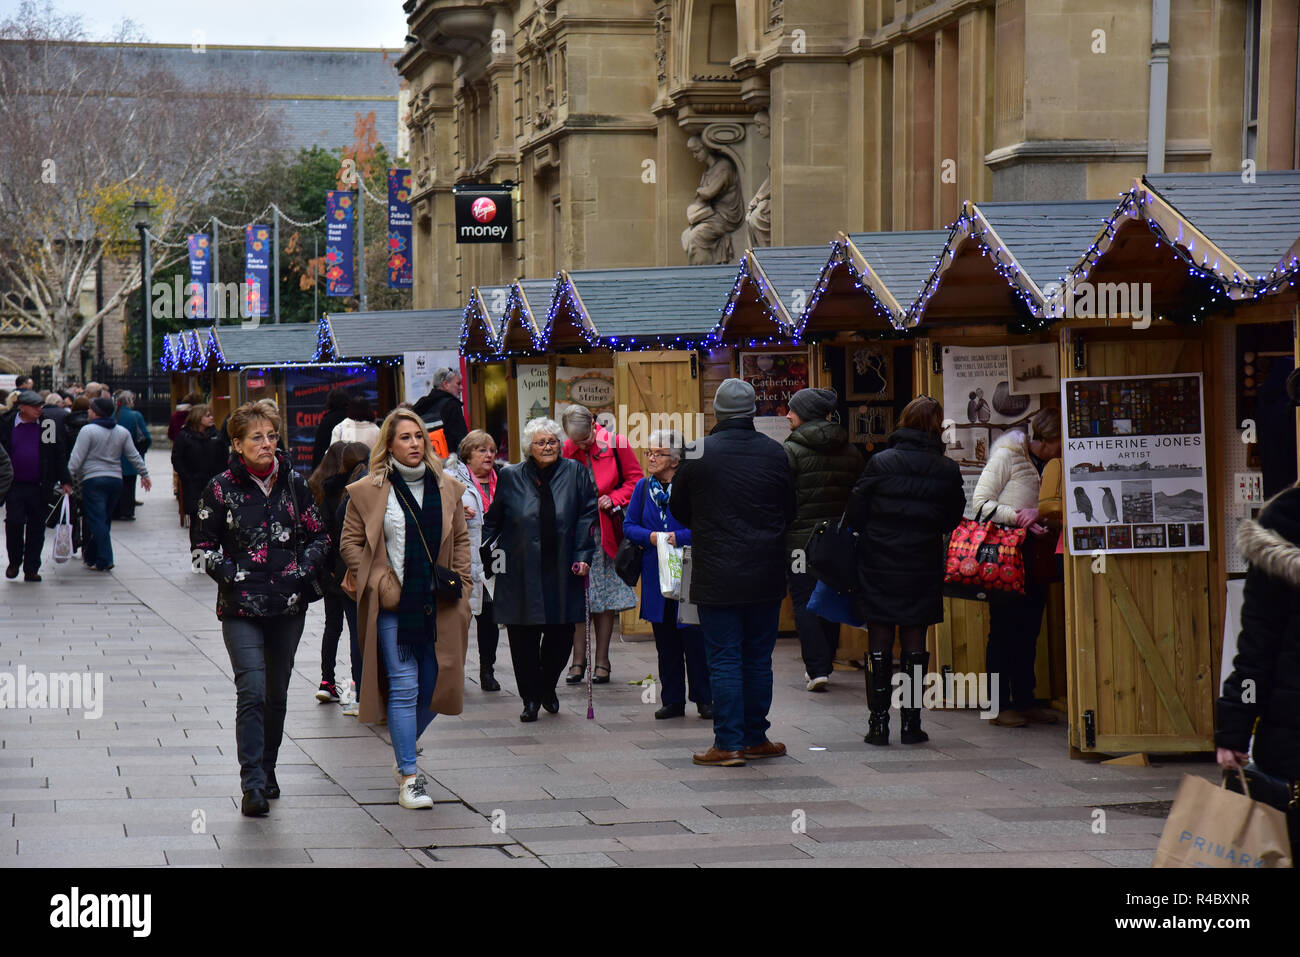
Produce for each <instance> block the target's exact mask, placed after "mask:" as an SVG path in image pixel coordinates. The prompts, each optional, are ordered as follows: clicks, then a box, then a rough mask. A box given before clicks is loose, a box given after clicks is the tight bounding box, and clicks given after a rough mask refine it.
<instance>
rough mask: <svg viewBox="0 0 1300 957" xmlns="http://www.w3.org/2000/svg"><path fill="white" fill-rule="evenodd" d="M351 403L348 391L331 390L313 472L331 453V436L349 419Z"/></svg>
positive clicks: (319, 430) (314, 450)
mask: <svg viewBox="0 0 1300 957" xmlns="http://www.w3.org/2000/svg"><path fill="white" fill-rule="evenodd" d="M351 401H352V397H351V396H349V395H348V390H347V389H330V394H329V397H328V398H327V399H326V400H325V414H324V415H322V416H321V419H320V424H319V425H317V426H316V443H315V445H313V446H312V450H311V467H312V470H313V471H314V470H315V469H316V468H317V467H318V466H319V465H320V463H321V460H322V459H324V458H325V453H326V452H328V451H329V448H330V434H331V433H332V432H333V431H334V426H336V425H338V424H339V423H340V422H342V421H343V420H344V419H346V418H347V417H348V403H349V402H351ZM223 428H224V426H223Z"/></svg>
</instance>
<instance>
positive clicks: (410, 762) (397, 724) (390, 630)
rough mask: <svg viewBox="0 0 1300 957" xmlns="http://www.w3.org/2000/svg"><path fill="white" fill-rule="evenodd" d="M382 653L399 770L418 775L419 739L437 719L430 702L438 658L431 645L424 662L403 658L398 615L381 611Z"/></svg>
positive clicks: (389, 723) (394, 747) (380, 638)
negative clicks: (417, 747) (399, 643)
mask: <svg viewBox="0 0 1300 957" xmlns="http://www.w3.org/2000/svg"><path fill="white" fill-rule="evenodd" d="M379 653H380V654H382V655H383V656H384V669H385V670H386V671H387V672H388V736H389V737H390V738H392V741H393V756H394V757H395V758H396V759H397V770H398V771H400V772H401V773H402V774H403V775H408V774H415V772H416V767H415V742H416V741H418V740H419V739H420V735H422V734H424V729H425V728H427V727H428V726H429V722H430V721H432V720H433V719H434V713H433V712H432V711H430V710H429V702H430V701H432V700H433V688H434V686H435V685H436V684H437V683H438V657H437V655H435V654H434V653H433V649H432V648H430V649H429V651H428V653H427V654H425V656H424V660H423V661H421V660H419V659H417V658H414V657H412V658H411V659H410V660H409V661H402V660H401V658H400V657H399V656H398V654H397V615H396V614H395V613H394V612H391V611H381V612H380V613H379Z"/></svg>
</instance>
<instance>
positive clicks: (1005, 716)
mask: <svg viewBox="0 0 1300 957" xmlns="http://www.w3.org/2000/svg"><path fill="white" fill-rule="evenodd" d="M1028 723H1029V719H1028V718H1026V717H1025V715H1024V713H1023V712H1021V711H1012V710H1011V709H1010V708H1008V709H1007V710H1006V711H1000V712H998V716H997V717H996V718H992V719H991V720H990V721H989V724H996V725H997V726H998V727H999V728H1023V727H1024V726H1025V725H1027V724H1028Z"/></svg>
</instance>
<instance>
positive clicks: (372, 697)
mask: <svg viewBox="0 0 1300 957" xmlns="http://www.w3.org/2000/svg"><path fill="white" fill-rule="evenodd" d="M464 492H465V489H464V486H462V485H461V484H460V483H459V482H457V481H456V480H455V479H453V478H452V477H451V476H449V475H446V474H444V473H443V470H442V463H441V462H439V460H438V457H437V455H436V454H435V453H434V451H433V447H432V446H431V445H430V443H429V437H428V433H427V432H426V431H425V427H424V423H423V422H422V421H420V418H419V416H417V415H416V414H415V413H413V412H411V411H410V410H408V409H398V410H396V411H395V412H393V413H392V414H391V415H389V416H388V418H387V419H385V420H384V424H383V426H382V428H381V429H380V437H379V441H378V442H377V443H376V444H375V448H374V451H373V452H372V453H371V456H370V473H369V474H368V475H366V476H365V477H364V478H361V479H359V480H358V481H356V482H353V483H352V484H351V485H349V486H348V496H349V500H348V508H347V514H346V517H345V518H344V521H343V533H342V535H341V536H340V540H339V553H340V555H342V557H343V561H344V562H345V563H346V564H347V566H348V573H349V577H350V579H351V580H350V581H345V582H344V588H345V590H346V589H348V588H349V587H351V588H353V589H354V590H355V593H356V600H357V605H358V608H357V631H358V633H359V636H360V643H361V649H362V661H363V664H362V669H361V675H362V678H361V681H362V692H361V713H360V715H359V716H358V717H359V719H360V720H361V721H365V722H369V723H372V724H375V723H378V722H380V721H383V720H384V719H385V717H387V720H388V732H389V735H390V736H391V738H392V742H393V755H394V757H395V758H396V762H395V763H394V765H393V776H394V778H395V779H396V780H397V783H398V786H399V788H400V790H399V791H398V803H399V804H401V805H402V807H406V808H427V807H432V806H433V799H432V798H431V797H429V795H428V793H427V792H426V790H425V785H426V783H427V782H426V780H425V777H424V775H422V774H419V773H418V769H417V767H416V762H415V750H416V741H417V740H418V739H419V736H420V734H421V733H422V732H423V731H424V729H425V728H426V727H428V724H429V722H430V721H432V720H433V717H434V715H435V714H460V713H461V710H462V708H463V702H464V685H465V652H466V649H467V648H468V644H469V619H470V608H469V599H470V587H471V584H472V582H471V578H470V552H469V531H468V529H467V528H466V526H465V510H464V509H463V508H462V507H461V496H462V495H463V494H464Z"/></svg>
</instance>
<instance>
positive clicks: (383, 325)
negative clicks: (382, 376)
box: [329, 309, 464, 359]
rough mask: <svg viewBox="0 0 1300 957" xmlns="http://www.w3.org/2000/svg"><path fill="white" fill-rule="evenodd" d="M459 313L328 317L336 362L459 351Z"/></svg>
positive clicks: (416, 311)
mask: <svg viewBox="0 0 1300 957" xmlns="http://www.w3.org/2000/svg"><path fill="white" fill-rule="evenodd" d="M463 318H464V310H463V309H403V310H394V311H391V312H339V313H331V314H330V316H329V323H330V330H331V331H332V332H333V333H334V342H335V344H336V345H337V346H338V350H339V358H341V359H360V358H362V357H364V356H399V355H401V354H402V353H403V352H418V351H420V350H424V349H429V350H441V349H451V350H453V351H458V350H459V349H460V327H461V322H462V320H463Z"/></svg>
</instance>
